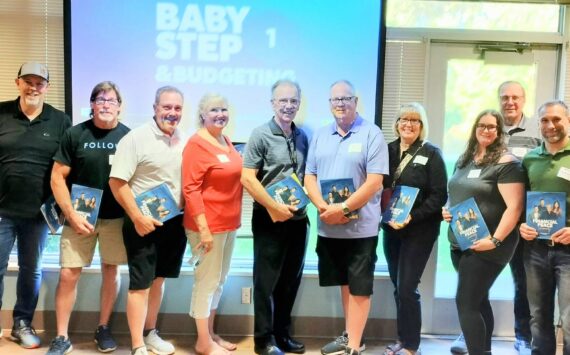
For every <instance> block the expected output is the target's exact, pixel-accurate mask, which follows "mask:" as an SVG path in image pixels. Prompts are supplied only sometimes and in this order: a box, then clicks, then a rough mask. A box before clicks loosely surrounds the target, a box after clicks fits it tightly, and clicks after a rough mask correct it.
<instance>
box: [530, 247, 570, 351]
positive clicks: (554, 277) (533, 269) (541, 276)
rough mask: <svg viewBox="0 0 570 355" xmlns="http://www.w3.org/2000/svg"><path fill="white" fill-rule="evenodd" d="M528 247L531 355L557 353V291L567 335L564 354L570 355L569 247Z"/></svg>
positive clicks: (565, 335)
mask: <svg viewBox="0 0 570 355" xmlns="http://www.w3.org/2000/svg"><path fill="white" fill-rule="evenodd" d="M525 244H526V247H525V252H524V263H525V268H526V282H527V287H528V300H529V303H530V312H531V320H530V329H531V332H532V354H533V355H552V354H554V353H556V336H555V327H554V295H555V293H556V289H558V307H559V309H560V317H561V318H562V330H563V332H564V346H563V354H564V355H570V246H563V245H557V246H555V247H549V246H547V245H546V244H545V243H542V242H541V241H534V242H525Z"/></svg>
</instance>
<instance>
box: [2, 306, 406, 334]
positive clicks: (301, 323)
mask: <svg viewBox="0 0 570 355" xmlns="http://www.w3.org/2000/svg"><path fill="white" fill-rule="evenodd" d="M98 320H99V313H98V312H84V311H82V312H73V314H72V315H71V320H70V322H69V329H70V332H71V333H92V332H95V328H96V327H97V322H98ZM216 323H217V324H216V329H217V332H218V333H220V334H223V335H252V333H253V316H251V315H223V314H220V315H218V316H217V317H216ZM1 325H2V328H3V329H9V328H11V327H12V311H11V310H2V311H1ZM33 325H34V327H35V328H36V329H37V330H45V331H47V332H50V333H54V332H55V329H56V319H55V311H38V312H36V314H35V316H34V322H33ZM111 327H112V328H113V332H114V333H117V334H121V333H124V334H127V333H128V332H129V328H128V324H127V317H126V313H124V312H117V313H115V314H113V318H112V319H111ZM158 328H160V331H161V333H164V334H196V325H195V323H194V319H192V318H190V316H189V315H187V314H184V313H169V314H160V315H159V318H158ZM343 329H344V319H342V318H328V317H293V324H292V333H293V334H292V335H294V336H296V337H313V338H321V337H322V338H331V337H335V336H338V335H339V334H340V332H341V331H342V330H343ZM364 336H365V337H366V338H370V339H394V338H395V336H396V320H395V319H369V320H368V323H367V325H366V330H365V332H364Z"/></svg>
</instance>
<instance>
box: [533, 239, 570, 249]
mask: <svg viewBox="0 0 570 355" xmlns="http://www.w3.org/2000/svg"><path fill="white" fill-rule="evenodd" d="M534 242H535V243H538V244H542V245H545V246H547V247H549V248H567V247H570V245H567V244H561V243H555V242H554V240H552V239H535V240H534Z"/></svg>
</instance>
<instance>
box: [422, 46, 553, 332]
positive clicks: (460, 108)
mask: <svg viewBox="0 0 570 355" xmlns="http://www.w3.org/2000/svg"><path fill="white" fill-rule="evenodd" d="M557 63H558V51H557V48H556V47H555V46H552V47H546V46H541V47H540V48H533V49H532V50H525V51H524V52H523V53H517V52H505V51H481V50H480V47H478V45H476V44H466V43H461V44H455V43H432V44H431V45H430V64H429V72H428V90H427V92H428V94H427V101H426V103H427V105H426V106H427V111H428V117H429V119H430V127H431V130H430V140H431V141H432V142H434V143H435V144H437V145H438V146H440V147H441V148H442V151H443V155H444V159H445V161H446V165H447V168H448V175H449V176H451V172H452V169H453V165H454V163H455V162H456V161H457V158H458V156H459V155H460V154H461V152H462V151H463V149H464V148H465V144H466V141H467V138H468V135H469V129H470V127H471V125H472V123H473V120H474V119H475V117H476V116H477V114H478V113H479V112H481V111H482V110H484V109H490V108H491V109H497V110H498V109H499V102H498V93H497V88H498V86H499V85H500V84H501V83H502V82H504V81H507V80H516V81H519V82H521V84H522V85H523V86H524V87H525V89H526V105H525V108H524V112H525V113H526V115H527V116H534V115H535V111H536V107H537V104H540V103H542V102H544V101H546V100H548V99H552V98H554V97H556V82H557V80H556V78H557V74H558V73H557V69H556V68H557V66H558V65H557ZM434 254H435V255H434V256H435V257H434V258H431V259H430V263H429V264H428V268H427V269H426V272H425V274H424V278H423V282H422V287H423V288H424V290H423V292H422V295H423V300H424V301H423V305H424V307H423V313H424V314H423V319H424V326H423V331H424V332H426V333H432V334H454V333H458V332H459V322H458V319H457V311H456V307H455V300H454V297H455V290H456V287H457V277H456V273H455V270H454V269H453V266H452V264H451V260H450V256H449V243H448V241H447V224H446V223H442V228H441V234H440V238H439V241H438V243H437V248H435V250H434ZM491 299H492V300H493V309H494V312H495V334H497V335H504V336H511V335H513V305H512V299H513V282H512V278H511V274H510V270H509V269H508V267H507V268H506V269H505V270H504V271H503V273H502V274H501V275H500V277H499V278H498V280H497V281H496V282H495V284H494V286H493V288H492V289H491Z"/></svg>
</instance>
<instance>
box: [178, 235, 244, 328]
mask: <svg viewBox="0 0 570 355" xmlns="http://www.w3.org/2000/svg"><path fill="white" fill-rule="evenodd" d="M186 237H188V243H190V247H191V248H192V251H194V249H195V248H196V246H197V245H198V243H200V234H199V233H198V232H194V231H191V230H189V229H186ZM213 238H214V244H213V247H212V249H211V250H210V251H209V252H208V253H206V254H204V255H203V256H202V260H201V261H200V264H199V265H198V266H197V267H196V269H195V270H194V286H193V287H192V300H191V301H190V317H192V318H197V319H204V318H208V317H210V310H211V309H217V308H218V303H219V302H220V298H221V297H222V291H223V289H224V283H225V282H226V279H227V278H228V272H229V271H230V263H231V259H232V253H233V251H234V242H235V239H236V231H231V232H225V233H219V234H213Z"/></svg>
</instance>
